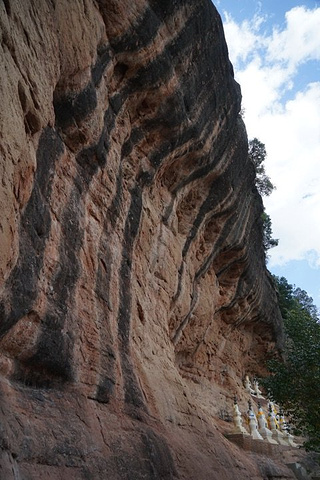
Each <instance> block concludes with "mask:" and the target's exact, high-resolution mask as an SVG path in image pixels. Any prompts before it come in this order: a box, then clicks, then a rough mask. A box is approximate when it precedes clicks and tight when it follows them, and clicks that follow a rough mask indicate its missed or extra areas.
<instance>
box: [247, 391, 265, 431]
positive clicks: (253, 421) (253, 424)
mask: <svg viewBox="0 0 320 480" xmlns="http://www.w3.org/2000/svg"><path fill="white" fill-rule="evenodd" d="M248 405H249V410H248V418H249V429H250V435H251V438H253V439H254V440H263V438H262V436H261V435H260V433H259V431H258V422H257V418H256V416H255V414H254V411H253V409H252V403H251V401H250V400H249V402H248Z"/></svg>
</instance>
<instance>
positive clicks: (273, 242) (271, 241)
mask: <svg viewBox="0 0 320 480" xmlns="http://www.w3.org/2000/svg"><path fill="white" fill-rule="evenodd" d="M261 218H262V226H263V246H264V250H265V251H267V250H269V249H270V248H273V247H276V246H277V245H278V244H279V240H278V239H276V238H272V226H271V218H270V216H269V215H268V214H267V213H266V212H263V214H262V215H261Z"/></svg>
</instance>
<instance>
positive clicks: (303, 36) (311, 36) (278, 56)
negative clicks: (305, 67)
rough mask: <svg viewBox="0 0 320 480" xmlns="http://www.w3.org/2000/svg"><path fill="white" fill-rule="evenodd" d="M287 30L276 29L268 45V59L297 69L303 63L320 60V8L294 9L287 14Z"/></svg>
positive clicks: (301, 7)
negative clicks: (282, 62) (280, 61)
mask: <svg viewBox="0 0 320 480" xmlns="http://www.w3.org/2000/svg"><path fill="white" fill-rule="evenodd" d="M286 22H287V26H286V29H285V30H279V28H275V29H274V31H273V35H272V38H271V39H270V42H269V45H268V59H269V60H271V61H279V60H283V61H285V62H288V64H289V65H291V66H292V67H293V68H296V67H297V65H299V64H300V63H301V62H306V61H308V60H320V35H319V26H320V8H315V9H313V10H312V9H310V10H309V9H307V8H305V7H303V6H300V7H295V8H292V9H291V10H290V11H289V12H287V13H286Z"/></svg>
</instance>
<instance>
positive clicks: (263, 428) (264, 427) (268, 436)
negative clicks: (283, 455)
mask: <svg viewBox="0 0 320 480" xmlns="http://www.w3.org/2000/svg"><path fill="white" fill-rule="evenodd" d="M257 417H258V430H259V433H260V435H261V436H262V438H263V439H264V440H265V441H266V442H268V443H273V444H274V445H277V442H276V440H274V439H273V438H272V432H271V430H269V428H268V423H267V419H266V417H265V414H264V411H263V409H262V407H261V404H260V403H258V415H257Z"/></svg>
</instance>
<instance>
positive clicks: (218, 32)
mask: <svg viewBox="0 0 320 480" xmlns="http://www.w3.org/2000/svg"><path fill="white" fill-rule="evenodd" d="M0 33H1V45H0V64H1V74H0V99H1V110H0V134H1V147H0V155H1V163H0V168H1V182H0V207H1V218H0V222H1V225H0V243H1V249H0V373H1V375H0V404H1V405H0V406H1V408H0V412H1V413H0V414H1V419H0V423H1V429H0V437H1V438H0V445H1V451H0V466H1V470H0V476H1V478H5V479H6V480H11V479H14V478H24V479H33V478H40V477H41V478H50V480H56V479H65V478H68V479H77V480H81V479H87V478H94V479H100V478H101V479H105V478H113V479H114V480H120V479H121V480H122V479H130V480H132V479H135V480H139V479H146V478H147V479H158V478H159V479H160V478H161V479H171V478H181V479H183V478H188V479H192V478H194V479H197V480H201V479H208V478H210V479H215V478H217V479H221V478H225V479H229V478H230V479H232V478H237V479H247V478H248V475H249V474H250V476H252V478H256V479H260V478H263V475H264V474H263V471H262V470H263V469H262V470H261V466H258V464H259V462H258V461H257V462H252V461H249V460H248V459H247V458H246V457H245V456H243V454H242V452H241V451H240V450H235V449H236V447H235V446H233V445H232V444H230V442H228V441H227V440H226V439H225V438H224V435H223V432H221V431H220V430H219V426H218V423H217V417H216V411H217V409H218V408H219V406H220V405H223V404H224V402H225V401H226V399H227V397H228V395H229V393H228V392H230V391H237V390H239V389H240V388H241V386H240V385H241V379H242V377H243V374H244V372H246V371H252V372H255V373H256V374H260V373H261V369H262V370H263V366H261V365H262V363H261V360H262V359H263V358H265V357H266V355H267V354H268V353H270V352H272V351H274V350H275V349H277V348H278V347H279V346H281V339H282V330H281V317H280V313H279V309H278V306H277V301H276V294H275V291H274V288H273V285H272V281H271V279H270V276H269V274H268V272H267V270H266V268H265V254H264V249H263V242H262V237H263V234H262V220H261V214H262V211H263V206H262V202H261V198H260V196H259V194H258V192H257V190H256V188H255V186H254V175H255V173H254V167H253V165H252V163H251V161H250V160H249V159H248V154H247V153H248V146H247V136H246V131H245V127H244V124H243V121H242V119H241V116H240V114H239V112H240V109H241V93H240V87H239V85H238V84H237V83H236V82H235V80H234V76H233V69H232V66H231V64H230V61H229V59H228V51H227V46H226V43H225V39H224V33H223V28H222V23H221V19H220V17H219V15H218V12H217V10H216V8H215V7H214V5H213V4H212V2H211V1H209V0H170V1H169V0H165V1H160V0H130V1H129V0H123V1H121V2H119V1H117V0H95V1H94V0H73V1H72V2H70V1H67V0H44V1H41V2H40V1H39V2H34V1H31V0H15V1H13V0H5V1H2V2H0ZM270 461H271V460H270ZM271 463H272V461H271ZM272 465H273V466H272V469H273V470H272V469H271V470H272V471H274V472H276V473H277V474H278V476H279V475H280V474H281V472H282V473H283V468H284V467H282V466H281V465H277V464H275V463H274V464H272ZM268 468H269V470H268V471H270V468H271V467H270V465H269V466H268ZM248 472H249V473H248ZM279 472H280V473H279ZM280 476H281V475H280ZM269 478H271V477H269ZM288 478H290V477H288Z"/></svg>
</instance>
